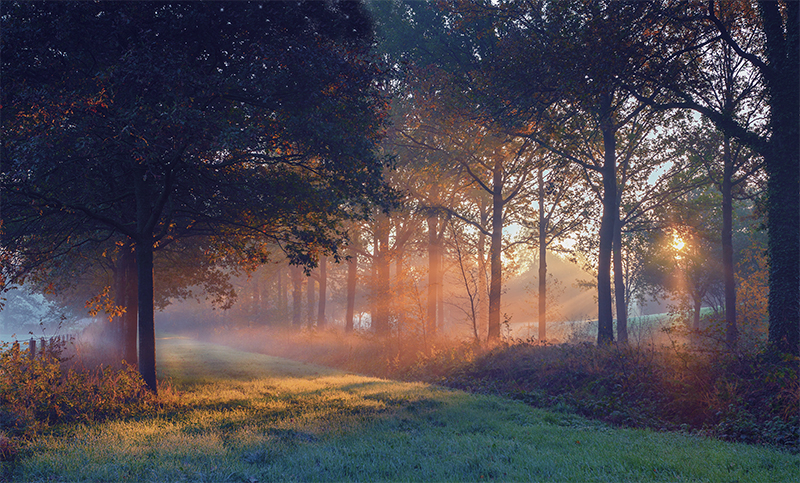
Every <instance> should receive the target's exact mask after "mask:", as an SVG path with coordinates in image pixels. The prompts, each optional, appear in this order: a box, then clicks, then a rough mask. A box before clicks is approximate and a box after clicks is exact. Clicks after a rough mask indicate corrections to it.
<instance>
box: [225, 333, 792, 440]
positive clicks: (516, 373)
mask: <svg viewBox="0 0 800 483" xmlns="http://www.w3.org/2000/svg"><path fill="white" fill-rule="evenodd" d="M214 340H215V341H217V342H220V341H227V343H228V344H229V345H233V346H237V347H239V348H243V349H245V350H251V351H256V352H265V353H269V354H272V355H277V356H282V357H287V358H292V359H295V360H305V361H308V362H314V363H317V364H321V365H327V366H330V367H336V368H340V369H344V370H347V371H352V372H357V373H361V374H366V375H372V376H378V377H386V378H394V379H401V380H407V381H424V382H432V383H436V384H440V385H444V386H449V387H453V388H458V389H463V390H467V391H470V392H475V393H483V394H494V395H501V396H504V397H508V398H512V399H516V400H520V401H523V402H525V403H527V404H529V405H531V406H535V407H540V408H546V409H551V410H556V411H561V412H569V413H577V414H580V415H583V416H587V417H590V418H595V419H599V420H602V421H605V422H608V423H611V424H614V425H617V426H625V427H635V428H650V429H655V430H660V431H680V432H686V433H693V434H699V435H705V436H710V437H715V438H720V439H724V440H729V441H737V442H743V443H750V444H761V445H769V446H777V447H782V448H784V449H786V450H789V451H792V452H798V450H800V445H799V444H798V439H800V417H798V411H799V410H800V382H798V374H799V373H800V371H798V362H799V361H798V358H795V357H792V356H786V357H783V358H782V359H779V360H775V359H774V358H770V357H766V356H764V355H762V354H759V353H755V352H751V353H739V354H735V355H730V354H726V353H724V352H701V351H694V350H692V349H691V348H689V347H656V346H652V345H650V346H647V345H643V346H639V347H634V346H624V345H612V346H607V347H597V346H596V345H594V344H587V343H575V344H559V345H548V344H539V343H538V342H537V341H530V340H529V341H522V340H515V341H505V342H503V343H500V344H498V345H495V346H494V347H486V346H481V345H478V344H475V343H473V342H464V341H455V340H448V339H436V340H427V341H425V343H420V342H419V341H416V340H412V339H411V338H401V337H391V338H387V339H381V338H377V337H374V336H372V335H369V334H352V335H345V334H342V333H339V332H336V331H333V330H331V331H320V332H314V331H304V332H296V333H289V334H286V333H282V332H281V333H278V332H275V331H269V330H264V329H242V330H230V331H222V332H219V333H217V334H215V336H214Z"/></svg>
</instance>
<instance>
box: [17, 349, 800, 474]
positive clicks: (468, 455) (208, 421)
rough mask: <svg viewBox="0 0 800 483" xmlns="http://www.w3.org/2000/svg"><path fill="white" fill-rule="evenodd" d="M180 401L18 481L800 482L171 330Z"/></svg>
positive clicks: (636, 435)
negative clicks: (174, 335)
mask: <svg viewBox="0 0 800 483" xmlns="http://www.w3.org/2000/svg"><path fill="white" fill-rule="evenodd" d="M158 369H159V377H160V378H161V379H164V380H170V381H171V385H172V387H173V388H174V390H175V391H176V392H177V393H178V394H179V395H180V401H181V403H180V406H179V407H169V408H167V409H165V410H163V411H160V412H158V413H157V414H153V415H147V416H138V417H136V418H128V419H122V420H116V421H106V422H103V423H94V424H69V425H64V426H61V427H56V428H54V430H52V431H50V432H48V433H44V434H42V435H40V436H39V437H37V438H36V439H35V440H34V441H33V442H31V444H30V445H28V446H26V447H25V449H24V450H23V451H22V452H21V453H20V455H19V457H18V458H17V459H16V461H15V462H14V468H13V470H12V471H10V472H7V473H6V475H7V477H9V478H10V479H11V480H13V481H239V482H249V483H254V482H259V481H483V480H501V481H580V482H585V481H765V482H767V481H769V482H775V481H799V480H800V457H798V456H797V455H792V454H789V453H787V452H784V451H779V450H775V449H771V448H768V447H762V446H754V445H745V444H738V443H729V442H724V441H719V440H715V439H710V438H701V437H697V436H691V435H686V434H677V433H656V432H652V431H649V430H640V429H624V428H623V429H619V428H614V427H612V426H610V425H608V424H606V423H603V422H599V421H594V420H589V419H585V418H583V417H581V416H578V415H575V414H571V413H565V412H561V413H559V412H551V411H546V410H542V409H537V408H532V407H530V406H529V405H526V404H523V403H522V402H519V401H512V400H509V399H507V398H501V397H496V396H489V395H480V394H469V393H466V392H462V391H458V390H453V389H447V388H443V387H440V386H435V385H429V384H425V383H413V382H397V381H392V380H386V379H379V378H374V377H366V376H359V375H354V374H351V373H346V372H343V371H339V370H334V369H330V368H326V367H322V366H318V365H313V364H309V363H302V362H295V361H290V360H287V359H282V358H277V357H272V356H267V355H263V354H257V353H253V352H242V351H238V350H233V349H231V348H228V347H223V346H219V345H214V344H210V343H203V342H198V341H197V340H193V339H188V338H182V337H172V338H159V340H158Z"/></svg>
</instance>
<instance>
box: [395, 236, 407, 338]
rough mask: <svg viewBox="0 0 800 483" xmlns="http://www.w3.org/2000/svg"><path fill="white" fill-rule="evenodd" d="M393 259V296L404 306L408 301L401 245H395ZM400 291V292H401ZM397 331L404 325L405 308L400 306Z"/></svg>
mask: <svg viewBox="0 0 800 483" xmlns="http://www.w3.org/2000/svg"><path fill="white" fill-rule="evenodd" d="M395 247H396V250H395V257H394V258H395V260H394V286H395V291H394V294H393V296H394V297H395V298H397V297H399V300H395V303H396V304H397V306H399V307H403V306H405V304H408V303H409V302H410V301H409V299H408V296H407V293H406V290H407V288H406V287H407V285H408V284H407V283H406V282H405V279H404V277H405V270H404V269H403V257H404V256H405V250H404V247H403V246H398V245H395ZM401 291H402V293H401ZM396 317H397V333H398V334H399V333H400V332H401V331H402V330H403V328H404V327H405V324H406V322H405V310H403V309H402V308H401V309H400V310H398V311H397V314H396Z"/></svg>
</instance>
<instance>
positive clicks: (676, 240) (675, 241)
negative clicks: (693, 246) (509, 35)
mask: <svg viewBox="0 0 800 483" xmlns="http://www.w3.org/2000/svg"><path fill="white" fill-rule="evenodd" d="M685 246H686V242H685V241H683V238H681V236H680V235H678V234H677V233H673V234H672V248H674V249H675V251H678V252H679V251H681V250H683V247H685Z"/></svg>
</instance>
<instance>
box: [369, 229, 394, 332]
mask: <svg viewBox="0 0 800 483" xmlns="http://www.w3.org/2000/svg"><path fill="white" fill-rule="evenodd" d="M375 232H376V233H375V247H376V256H375V264H376V267H375V268H376V271H377V273H376V275H377V280H376V285H377V286H376V289H377V300H376V309H377V311H376V315H375V318H374V320H373V322H374V324H375V325H374V327H375V333H376V334H378V335H380V336H386V335H388V334H389V297H390V294H391V288H390V280H389V275H390V273H389V272H390V270H389V268H390V260H389V220H388V217H387V216H386V214H384V213H381V214H379V215H378V216H377V220H376V228H375Z"/></svg>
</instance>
